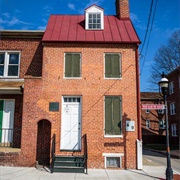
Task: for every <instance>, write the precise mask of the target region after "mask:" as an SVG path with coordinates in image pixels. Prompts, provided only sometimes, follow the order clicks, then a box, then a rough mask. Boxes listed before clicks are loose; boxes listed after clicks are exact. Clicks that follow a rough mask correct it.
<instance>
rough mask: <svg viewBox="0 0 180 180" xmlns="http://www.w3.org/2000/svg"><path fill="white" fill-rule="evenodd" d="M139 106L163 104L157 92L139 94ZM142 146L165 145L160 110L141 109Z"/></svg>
mask: <svg viewBox="0 0 180 180" xmlns="http://www.w3.org/2000/svg"><path fill="white" fill-rule="evenodd" d="M141 104H163V98H162V97H161V96H160V94H159V93H158V92H141ZM141 127H142V140H143V143H144V144H166V129H165V115H164V110H162V109H159V110H158V109H141Z"/></svg>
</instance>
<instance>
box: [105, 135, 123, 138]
mask: <svg viewBox="0 0 180 180" xmlns="http://www.w3.org/2000/svg"><path fill="white" fill-rule="evenodd" d="M104 137H105V138H123V135H104Z"/></svg>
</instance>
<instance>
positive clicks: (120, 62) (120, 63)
mask: <svg viewBox="0 0 180 180" xmlns="http://www.w3.org/2000/svg"><path fill="white" fill-rule="evenodd" d="M106 54H118V55H119V71H120V77H117V78H116V77H112V78H110V77H106V74H105V72H106V62H105V60H106V59H105V56H106ZM104 79H112V80H113V79H122V54H121V53H119V52H117V53H116V52H113V53H110V52H108V53H104Z"/></svg>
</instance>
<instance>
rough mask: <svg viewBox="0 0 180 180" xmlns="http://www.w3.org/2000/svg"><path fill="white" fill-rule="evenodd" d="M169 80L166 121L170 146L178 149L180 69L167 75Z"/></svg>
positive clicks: (179, 142)
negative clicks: (167, 121)
mask: <svg viewBox="0 0 180 180" xmlns="http://www.w3.org/2000/svg"><path fill="white" fill-rule="evenodd" d="M167 78H168V80H169V96H168V108H169V109H168V119H169V131H170V133H169V137H170V144H171V145H172V146H174V147H178V148H179V149H180V67H177V68H176V69H175V70H174V71H172V72H171V73H169V74H168V75H167Z"/></svg>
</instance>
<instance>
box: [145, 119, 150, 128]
mask: <svg viewBox="0 0 180 180" xmlns="http://www.w3.org/2000/svg"><path fill="white" fill-rule="evenodd" d="M150 123H151V121H150V120H148V119H147V120H146V128H147V129H150V128H151V124H150Z"/></svg>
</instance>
